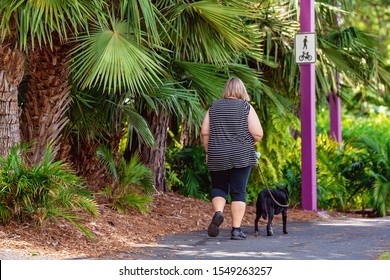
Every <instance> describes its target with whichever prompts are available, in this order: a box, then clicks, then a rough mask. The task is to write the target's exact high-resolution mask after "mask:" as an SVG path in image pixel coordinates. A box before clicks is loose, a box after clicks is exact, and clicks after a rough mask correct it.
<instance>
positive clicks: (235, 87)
mask: <svg viewBox="0 0 390 280" xmlns="http://www.w3.org/2000/svg"><path fill="white" fill-rule="evenodd" d="M222 97H223V98H231V97H233V98H239V99H244V100H247V101H249V95H248V93H247V91H246V88H245V85H244V83H243V82H242V81H241V80H240V79H239V78H230V79H229V80H228V81H227V82H226V85H225V89H224V90H223V94H222Z"/></svg>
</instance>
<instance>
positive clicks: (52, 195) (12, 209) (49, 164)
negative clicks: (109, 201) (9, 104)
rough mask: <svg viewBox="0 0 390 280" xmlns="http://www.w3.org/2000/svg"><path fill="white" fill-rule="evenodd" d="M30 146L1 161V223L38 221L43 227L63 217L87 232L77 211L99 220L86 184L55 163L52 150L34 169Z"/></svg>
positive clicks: (20, 147)
mask: <svg viewBox="0 0 390 280" xmlns="http://www.w3.org/2000/svg"><path fill="white" fill-rule="evenodd" d="M28 149H29V147H28V146H27V145H20V146H14V147H12V148H11V150H10V152H9V154H8V156H7V157H2V158H1V159H0V219H1V222H2V223H4V224H5V223H9V222H10V221H16V222H26V221H27V222H29V221H34V222H35V223H37V224H38V225H42V224H43V223H44V222H45V221H47V220H48V219H50V218H58V217H62V218H64V219H66V220H68V221H69V222H71V223H72V224H73V225H75V226H76V227H78V228H79V229H80V230H81V231H83V232H84V233H85V234H86V235H87V236H88V237H90V238H92V234H91V233H90V232H89V231H88V230H87V229H86V228H85V227H84V226H83V225H82V220H83V218H82V217H81V215H80V214H78V212H77V210H84V211H87V212H89V213H90V214H91V215H92V216H93V217H95V218H96V217H98V216H99V212H98V210H97V208H98V207H97V204H96V202H95V201H94V200H93V198H92V196H91V193H90V192H89V191H88V190H86V188H85V185H84V182H83V180H82V179H81V178H80V177H78V176H76V175H75V172H74V171H73V170H71V168H70V167H69V166H68V165H67V164H66V163H63V162H61V161H54V153H53V150H52V149H51V148H48V149H47V150H46V151H45V154H44V157H43V159H42V161H41V162H39V163H35V164H33V165H30V164H29V163H28V161H27V160H26V157H25V154H26V152H28Z"/></svg>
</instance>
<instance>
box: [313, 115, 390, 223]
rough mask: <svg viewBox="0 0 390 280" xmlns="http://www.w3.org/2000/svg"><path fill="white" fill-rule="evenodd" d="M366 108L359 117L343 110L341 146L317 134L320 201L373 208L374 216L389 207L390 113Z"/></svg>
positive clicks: (327, 205) (334, 205) (324, 204)
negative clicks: (342, 138) (344, 112)
mask: <svg viewBox="0 0 390 280" xmlns="http://www.w3.org/2000/svg"><path fill="white" fill-rule="evenodd" d="M367 112H370V113H369V114H367V113H366V114H364V115H363V116H362V117H360V116H356V115H354V116H352V115H347V114H344V116H343V132H344V133H343V137H344V143H343V144H342V145H341V147H340V148H338V145H337V143H336V142H333V143H332V141H330V140H329V139H328V137H327V136H320V137H319V139H320V140H319V142H318V144H317V146H318V148H317V150H318V152H317V164H318V191H319V204H320V203H321V204H320V205H321V207H323V208H325V209H338V210H346V209H366V208H372V209H373V211H372V215H376V216H385V215H386V214H387V211H388V210H389V209H390V187H389V180H388V178H389V176H390V174H389V167H390V165H389V162H390V155H389V153H390V148H389V146H390V142H389V139H390V133H389V130H388V127H389V125H390V117H389V114H388V113H386V111H385V110H368V111H367ZM327 113H328V112H327V111H325V114H327ZM323 119H324V118H323V116H322V117H320V118H319V120H320V122H319V123H320V126H321V125H323V123H322V120H323ZM326 123H327V121H326Z"/></svg>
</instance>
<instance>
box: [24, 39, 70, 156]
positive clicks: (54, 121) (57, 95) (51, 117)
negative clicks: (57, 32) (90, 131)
mask: <svg viewBox="0 0 390 280" xmlns="http://www.w3.org/2000/svg"><path fill="white" fill-rule="evenodd" d="M28 59H29V65H30V73H29V80H28V91H27V96H26V105H25V107H24V109H23V114H22V136H23V140H27V141H29V142H32V141H33V152H32V154H31V155H30V158H31V161H32V162H40V161H41V160H42V159H43V155H44V153H45V150H46V147H47V146H48V145H49V144H50V145H51V147H52V148H53V151H54V153H55V155H57V153H58V151H59V148H60V144H61V136H62V135H61V133H62V130H63V128H64V127H65V125H66V124H67V123H68V118H67V117H66V111H67V110H68V107H69V102H70V100H71V99H70V96H69V94H70V89H71V86H70V85H69V82H68V78H69V73H70V71H69V65H68V60H67V48H64V47H63V46H60V42H58V44H57V46H54V47H53V50H50V49H46V48H42V49H37V50H34V51H31V53H30V55H29V57H28Z"/></svg>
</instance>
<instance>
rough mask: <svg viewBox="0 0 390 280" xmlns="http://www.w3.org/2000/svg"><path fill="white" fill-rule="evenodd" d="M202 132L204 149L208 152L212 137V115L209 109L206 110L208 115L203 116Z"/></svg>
mask: <svg viewBox="0 0 390 280" xmlns="http://www.w3.org/2000/svg"><path fill="white" fill-rule="evenodd" d="M200 134H201V136H202V143H203V146H204V150H205V151H206V153H207V151H208V146H209V138H210V115H209V111H208V110H207V112H206V115H205V116H204V118H203V122H202V128H201V130H200Z"/></svg>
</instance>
